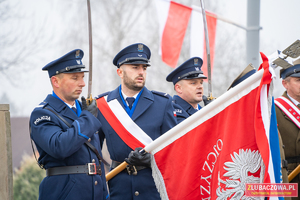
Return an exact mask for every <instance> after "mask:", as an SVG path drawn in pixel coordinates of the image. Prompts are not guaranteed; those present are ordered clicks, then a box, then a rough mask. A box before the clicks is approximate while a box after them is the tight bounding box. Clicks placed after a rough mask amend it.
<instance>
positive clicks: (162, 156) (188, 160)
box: [154, 88, 260, 200]
mask: <svg viewBox="0 0 300 200" xmlns="http://www.w3.org/2000/svg"><path fill="white" fill-rule="evenodd" d="M258 91H259V90H258V88H256V89H254V90H252V91H251V92H250V93H249V94H247V95H246V96H244V97H242V98H241V99H240V100H238V101H237V102H235V103H233V104H231V105H230V106H228V107H227V108H226V109H224V110H223V111H221V112H220V113H218V114H217V115H215V116H214V117H213V118H211V119H209V120H207V121H205V122H204V123H202V124H201V125H199V126H198V127H196V128H195V129H193V130H192V131H190V132H188V133H186V134H185V135H184V136H182V137H180V138H179V139H177V140H176V141H174V142H173V143H171V144H170V145H168V146H167V147H165V148H164V149H162V150H161V151H159V152H157V153H155V154H154V157H155V161H156V164H157V166H158V169H159V170H160V172H161V174H162V177H163V179H164V183H165V186H166V191H167V194H168V197H169V199H170V200H175V199H189V200H194V199H205V198H208V199H209V197H210V199H217V198H218V196H217V189H218V188H219V191H221V192H222V191H225V190H227V191H226V192H227V193H228V194H229V196H231V197H232V196H233V195H241V193H238V192H239V190H238V188H235V191H236V192H234V189H233V188H230V187H229V188H226V187H225V186H226V184H227V183H226V182H228V181H231V182H232V184H233V183H236V184H237V187H238V184H239V183H241V187H243V186H242V185H243V184H242V183H243V181H246V180H245V179H246V178H249V177H255V178H258V176H259V173H260V170H259V169H257V170H254V171H252V172H250V171H247V169H248V168H250V164H251V163H252V161H251V162H250V164H249V159H250V158H249V156H248V157H247V156H245V155H253V154H254V152H255V151H257V150H258V146H257V144H256V139H255V124H254V118H255V99H256V96H257V94H258ZM241 149H243V151H245V152H246V151H248V154H247V153H244V154H241ZM237 155H239V156H237ZM247 159H248V164H247ZM226 162H227V165H225V163H226ZM243 162H244V166H243V167H242V165H243ZM254 163H255V160H253V165H254ZM256 164H257V163H256ZM235 165H236V166H235ZM248 165H249V166H248ZM229 166H231V167H229ZM247 167H248V168H247ZM230 168H231V170H234V168H236V169H235V170H240V171H237V172H235V173H232V172H229V169H230ZM226 173H227V175H226V176H224V175H225V174H226ZM230 173H231V175H230ZM238 175H239V176H240V177H239V176H238ZM225 183H226V184H225ZM241 189H242V188H241Z"/></svg>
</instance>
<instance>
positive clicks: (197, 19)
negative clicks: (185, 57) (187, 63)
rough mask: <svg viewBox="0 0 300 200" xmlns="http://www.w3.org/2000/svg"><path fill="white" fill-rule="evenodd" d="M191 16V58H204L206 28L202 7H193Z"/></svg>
mask: <svg viewBox="0 0 300 200" xmlns="http://www.w3.org/2000/svg"><path fill="white" fill-rule="evenodd" d="M192 8H193V10H192V14H191V33H190V38H191V39H190V57H191V58H192V57H200V58H203V56H204V48H205V47H204V26H203V17H202V13H201V12H202V11H201V8H200V7H196V6H193V7H192Z"/></svg>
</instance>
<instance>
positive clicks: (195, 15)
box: [156, 0, 217, 75]
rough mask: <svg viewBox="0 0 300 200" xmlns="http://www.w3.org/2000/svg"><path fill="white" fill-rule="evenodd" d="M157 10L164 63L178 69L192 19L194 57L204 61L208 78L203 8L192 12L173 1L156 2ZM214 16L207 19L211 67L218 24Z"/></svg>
mask: <svg viewBox="0 0 300 200" xmlns="http://www.w3.org/2000/svg"><path fill="white" fill-rule="evenodd" d="M156 7H157V14H158V19H159V35H160V49H159V54H160V55H161V57H162V60H163V61H164V62H165V63H166V64H167V65H169V66H170V67H173V68H175V67H176V66H177V64H178V59H179V56H180V51H181V47H182V43H183V39H184V36H185V32H186V29H187V27H188V23H189V20H190V18H191V35H190V56H191V57H193V56H198V57H201V58H203V60H204V65H203V68H202V70H204V75H207V73H206V72H207V58H206V47H205V37H204V25H203V19H202V14H201V9H200V8H199V7H193V8H191V7H188V6H185V5H182V4H179V3H176V2H174V1H169V0H156ZM206 13H208V12H206ZM212 15H213V14H212V13H209V15H206V18H207V25H208V33H209V42H210V55H211V66H213V58H214V46H215V35H216V24H217V19H216V17H213V16H212ZM191 16H192V17H191Z"/></svg>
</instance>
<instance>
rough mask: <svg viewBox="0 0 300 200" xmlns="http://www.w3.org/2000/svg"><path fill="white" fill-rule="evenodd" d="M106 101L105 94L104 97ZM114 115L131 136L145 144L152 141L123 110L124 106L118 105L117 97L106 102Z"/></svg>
mask: <svg viewBox="0 0 300 200" xmlns="http://www.w3.org/2000/svg"><path fill="white" fill-rule="evenodd" d="M104 98H105V101H106V102H107V96H105V97H104ZM107 104H108V106H109V107H110V109H111V110H112V111H113V113H114V114H115V116H116V117H117V118H118V120H119V121H120V122H121V124H122V125H123V126H124V127H125V129H126V130H127V131H128V132H129V133H131V135H132V136H133V137H135V138H136V139H137V140H139V141H140V142H141V143H143V144H144V145H145V146H146V145H147V144H150V143H151V142H153V140H152V139H151V138H150V137H149V136H148V135H147V134H146V133H145V132H144V131H143V130H142V129H141V128H140V127H139V126H138V125H136V123H135V122H134V121H132V119H131V118H130V117H129V115H128V114H127V113H126V112H125V110H124V108H123V107H122V106H121V105H120V103H119V102H118V100H117V99H114V100H112V101H110V102H108V103H107Z"/></svg>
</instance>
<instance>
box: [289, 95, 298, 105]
mask: <svg viewBox="0 0 300 200" xmlns="http://www.w3.org/2000/svg"><path fill="white" fill-rule="evenodd" d="M286 94H287V96H288V97H289V98H290V99H291V101H292V102H293V103H294V104H295V105H296V106H298V104H299V102H298V101H297V100H295V99H293V98H292V97H291V96H290V95H289V94H288V93H286Z"/></svg>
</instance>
